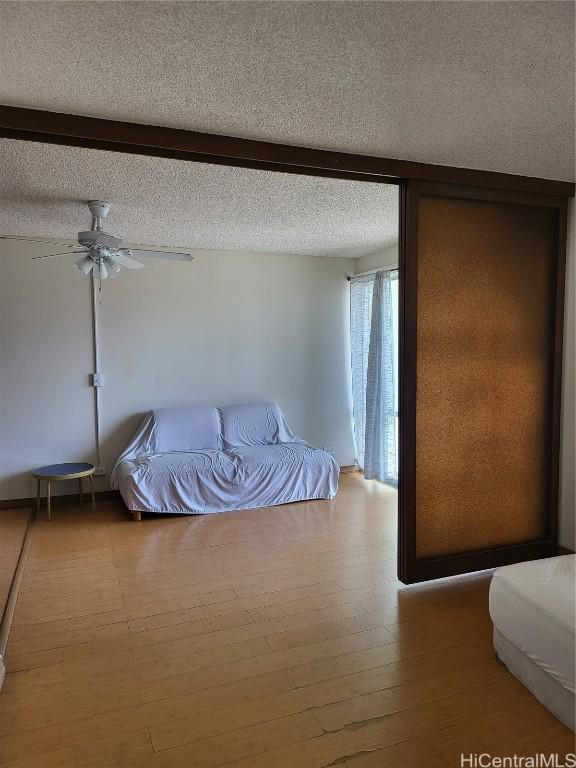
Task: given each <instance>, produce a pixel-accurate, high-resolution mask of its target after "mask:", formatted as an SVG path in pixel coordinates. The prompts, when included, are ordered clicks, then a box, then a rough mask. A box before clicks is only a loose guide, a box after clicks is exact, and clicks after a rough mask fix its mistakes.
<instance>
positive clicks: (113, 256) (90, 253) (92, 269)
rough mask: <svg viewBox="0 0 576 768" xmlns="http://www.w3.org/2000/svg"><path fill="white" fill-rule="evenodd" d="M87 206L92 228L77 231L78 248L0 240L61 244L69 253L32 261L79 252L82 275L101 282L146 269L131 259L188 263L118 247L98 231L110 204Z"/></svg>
mask: <svg viewBox="0 0 576 768" xmlns="http://www.w3.org/2000/svg"><path fill="white" fill-rule="evenodd" d="M88 207H89V208H90V212H91V213H92V228H91V229H89V230H88V231H87V232H78V246H79V247H78V246H75V245H68V244H67V243H53V242H51V241H49V240H40V239H38V238H20V237H8V236H5V235H0V239H2V240H23V239H25V240H30V242H36V243H49V244H51V245H62V246H64V247H66V248H69V249H71V250H68V251H63V252H62V253H48V254H46V255H45V256H33V259H55V258H57V257H58V256H66V255H67V254H69V253H82V254H84V255H83V256H82V258H80V259H78V261H76V262H75V266H76V267H77V268H78V269H79V270H80V271H81V272H83V273H84V274H85V275H90V274H92V275H93V276H94V277H95V278H96V279H99V280H105V279H106V278H107V277H117V276H118V275H119V274H120V272H121V271H122V269H142V268H143V267H145V266H146V264H143V263H142V262H141V261H138V260H137V259H135V258H134V256H139V257H142V256H144V257H148V256H151V257H153V258H155V259H171V260H172V261H192V259H193V256H190V254H188V253H170V252H168V251H148V250H144V249H141V248H138V249H135V248H120V247H119V246H120V245H121V244H122V240H121V238H119V237H116V236H115V235H109V234H107V233H106V232H104V231H103V229H102V221H103V220H104V219H105V218H106V217H107V216H108V213H109V211H110V203H106V202H104V201H103V200H90V201H89V202H88Z"/></svg>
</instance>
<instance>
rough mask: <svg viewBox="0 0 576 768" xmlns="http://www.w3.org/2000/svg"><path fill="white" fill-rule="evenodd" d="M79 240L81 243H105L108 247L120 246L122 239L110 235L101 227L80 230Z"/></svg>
mask: <svg viewBox="0 0 576 768" xmlns="http://www.w3.org/2000/svg"><path fill="white" fill-rule="evenodd" d="M78 242H79V243H80V244H81V245H87V246H90V245H103V246H105V247H106V248H118V246H119V245H120V244H121V242H122V240H121V239H120V238H119V237H114V235H108V234H106V232H102V230H100V229H91V230H88V231H87V232H78Z"/></svg>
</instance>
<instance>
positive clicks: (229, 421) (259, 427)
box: [220, 403, 302, 449]
mask: <svg viewBox="0 0 576 768" xmlns="http://www.w3.org/2000/svg"><path fill="white" fill-rule="evenodd" d="M220 413H221V414H222V437H223V441H224V448H225V449H228V448H234V447H235V446H240V445H276V444H277V443H292V442H302V441H300V440H299V438H297V437H296V436H295V435H294V434H293V432H292V430H291V429H290V427H289V426H288V424H287V423H286V420H285V419H284V416H283V414H282V411H281V410H280V408H279V407H278V406H277V405H276V404H275V403H250V404H248V405H229V406H227V407H226V408H221V409H220Z"/></svg>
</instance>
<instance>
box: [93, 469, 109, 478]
mask: <svg viewBox="0 0 576 768" xmlns="http://www.w3.org/2000/svg"><path fill="white" fill-rule="evenodd" d="M94 474H95V475H96V477H102V476H103V475H105V474H106V467H96V469H95V470H94Z"/></svg>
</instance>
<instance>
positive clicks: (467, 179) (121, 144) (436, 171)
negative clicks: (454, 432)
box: [0, 104, 576, 578]
mask: <svg viewBox="0 0 576 768" xmlns="http://www.w3.org/2000/svg"><path fill="white" fill-rule="evenodd" d="M0 137H4V138H11V139H18V140H22V141H33V142H44V143H49V144H57V145H63V146H74V147H85V148H91V149H98V150H105V151H112V152H123V153H128V154H136V155H147V156H152V157H164V158H172V159H177V160H183V161H191V162H201V163H210V164H215V165H227V166H231V167H241V168H252V169H257V170H266V171H275V172H279V173H296V174H304V175H309V176H321V177H331V178H337V179H351V180H356V181H364V182H372V183H384V184H397V185H399V186H400V222H399V252H400V254H399V255H400V265H399V280H400V283H399V285H400V318H399V320H400V332H401V335H402V342H401V344H400V349H401V361H400V368H401V377H402V376H403V380H402V384H401V387H400V408H401V413H402V418H401V420H400V423H401V430H400V476H401V480H400V482H399V515H400V516H401V520H404V519H406V520H408V521H409V522H410V521H411V524H412V526H413V524H414V520H415V518H414V515H415V482H414V481H415V471H414V467H415V465H414V460H415V442H414V438H415V433H414V434H413V435H412V436H411V433H410V428H409V425H408V424H407V422H408V421H409V420H410V418H411V416H410V414H412V413H414V414H415V405H416V358H415V340H416V336H415V333H416V326H415V323H416V309H417V308H416V305H415V304H414V300H415V298H416V278H417V275H416V272H415V269H414V267H415V264H416V263H417V262H416V259H417V241H415V240H414V234H415V233H417V230H416V225H417V218H416V216H417V211H416V209H415V208H414V206H413V203H412V201H411V197H412V195H410V194H409V190H410V189H412V190H414V189H416V186H415V185H418V184H421V183H436V184H440V185H446V186H447V188H449V189H450V190H452V192H454V191H455V190H456V189H462V188H466V189H467V190H468V192H467V194H468V196H469V197H476V198H477V199H478V198H482V197H483V196H485V195H486V194H491V195H492V196H493V197H492V199H500V200H504V198H506V199H511V196H512V195H516V196H517V198H516V199H517V200H518V201H520V198H521V200H522V201H524V202H527V201H528V200H529V199H531V200H532V201H533V202H532V203H531V204H541V205H542V204H544V205H545V204H548V203H546V202H545V200H546V199H549V200H553V201H554V202H550V203H549V204H551V205H554V206H555V207H558V209H559V211H560V214H559V225H558V254H559V257H558V258H559V261H558V264H559V265H560V264H562V265H563V264H564V262H565V255H566V201H567V199H568V198H570V197H574V195H575V189H576V185H575V184H574V183H572V182H567V181H559V180H553V179H540V178H535V177H529V176H517V175H514V174H507V173H498V172H494V171H482V170H477V169H470V168H459V167H452V166H443V165H434V164H429V163H419V162H413V161H408V160H398V159H395V158H385V157H375V156H368V155H360V154H353V153H345V152H333V151H326V150H321V149H313V148H309V147H299V146H292V145H288V144H276V143H273V142H267V141H255V140H252V139H243V138H237V137H232V136H222V135H216V134H209V133H200V132H197V131H189V130H182V129H175V128H168V127H163V126H157V125H145V124H141V123H131V122H123V121H118V120H107V119H102V118H95V117H87V116H82V115H72V114H65V113H59V112H49V111H43V110H37V109H27V108H22V107H13V106H9V105H1V104H0ZM562 270H563V267H562ZM562 280H563V272H562ZM557 298H558V301H557V306H556V312H557V315H556V331H557V342H558V339H559V343H557V344H556V348H555V357H554V405H553V409H554V416H553V431H554V435H553V443H554V450H553V457H552V463H553V466H554V467H556V468H557V467H558V465H559V435H560V403H561V371H562V343H561V340H562V327H563V319H564V294H563V293H561V292H560V275H559V281H558V296H557ZM407 343H408V347H407V348H406V344H407ZM410 345H412V346H410ZM407 373H408V374H409V376H407ZM407 415H408V419H407ZM555 473H556V475H557V474H558V472H557V469H556V470H555ZM407 481H411V482H407ZM553 485H554V488H553V496H554V498H553V502H554V506H555V508H556V517H555V521H554V526H555V527H557V506H558V485H557V482H556V483H554V484H553ZM403 516H406V518H404V517H403ZM402 528H403V526H402V525H400V526H399V549H398V563H399V573H404V574H405V573H406V567H407V565H406V564H407V563H408V562H409V560H408V559H407V557H408V553H407V547H408V539H409V536H407V535H406V532H404V533H403V532H402ZM551 546H552V540H551V539H550V540H546V542H541V543H538V542H536V543H535V544H534V545H533V546H532V549H531V550H530V553H527V557H529V556H532V557H542V556H544V554H543V553H545V554H554V553H555V552H552V551H551V549H550V548H551ZM513 549H514V548H508V549H506V550H505V551H504V550H502V551H495V550H494V551H492V552H491V553H489V557H488V556H483V555H482V553H479V554H477V555H475V556H471V555H466V556H462V558H463V559H462V563H463V564H464V565H465V566H466V569H468V570H472V569H481V568H488V567H493V566H494V565H500V564H504V563H506V562H510V560H512V559H518V557H517V555H516V556H514V555H513V554H512V550H513ZM524 550H526V548H524ZM524 550H523V551H524ZM444 566H445V563H442V562H441V561H439V563H438V566H437V567H436V572H437V575H438V576H443V575H446V574H445V573H443V572H442V571H443V568H444ZM468 566H470V567H468ZM464 569H465V568H462V569H460V570H455V571H454V573H456V572H461V571H462V570H464ZM434 571H435V568H434V566H431V567H430V572H431V573H433V572H434ZM400 578H402V576H400ZM425 578H435V576H434V575H432V576H430V575H428V576H426V577H425Z"/></svg>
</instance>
